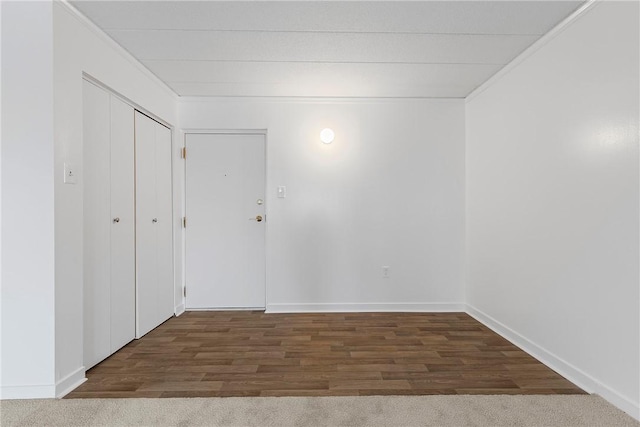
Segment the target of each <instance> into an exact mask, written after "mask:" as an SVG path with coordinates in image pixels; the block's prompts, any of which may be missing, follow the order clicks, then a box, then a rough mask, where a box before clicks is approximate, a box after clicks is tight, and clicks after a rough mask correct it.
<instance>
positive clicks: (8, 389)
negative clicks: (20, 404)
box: [0, 384, 56, 399]
mask: <svg viewBox="0 0 640 427" xmlns="http://www.w3.org/2000/svg"><path fill="white" fill-rule="evenodd" d="M54 397H56V386H55V385H54V384H48V385H3V386H2V387H0V399H51V398H54Z"/></svg>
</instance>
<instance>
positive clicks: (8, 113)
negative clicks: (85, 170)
mask: <svg viewBox="0 0 640 427" xmlns="http://www.w3.org/2000/svg"><path fill="white" fill-rule="evenodd" d="M0 7H1V8H2V144H1V147H0V150H1V151H0V153H1V162H2V276H1V279H2V289H1V294H2V298H1V300H2V301H1V308H0V310H1V311H2V313H1V316H0V319H1V323H2V324H1V328H0V346H1V348H0V350H1V351H0V358H1V362H0V385H1V388H0V398H11V397H13V398H18V397H46V396H50V395H51V394H52V393H53V390H54V335H53V330H54V323H55V322H54V212H53V204H54V188H53V179H54V176H53V156H54V152H53V151H54V150H53V129H54V126H53V115H52V108H53V78H52V75H53V73H52V71H53V62H52V55H53V44H52V42H51V31H52V28H51V27H52V19H51V16H52V6H51V3H48V2H26V3H21V2H0Z"/></svg>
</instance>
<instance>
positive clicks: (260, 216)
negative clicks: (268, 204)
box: [249, 215, 262, 222]
mask: <svg viewBox="0 0 640 427" xmlns="http://www.w3.org/2000/svg"><path fill="white" fill-rule="evenodd" d="M249 221H258V222H260V221H262V215H256V217H255V218H249Z"/></svg>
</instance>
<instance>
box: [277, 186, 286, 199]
mask: <svg viewBox="0 0 640 427" xmlns="http://www.w3.org/2000/svg"><path fill="white" fill-rule="evenodd" d="M285 197H287V187H285V186H284V185H279V186H278V198H279V199H284V198H285Z"/></svg>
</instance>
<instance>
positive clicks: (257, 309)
mask: <svg viewBox="0 0 640 427" xmlns="http://www.w3.org/2000/svg"><path fill="white" fill-rule="evenodd" d="M185 311H264V307H196V308H187V309H186V310H185Z"/></svg>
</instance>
